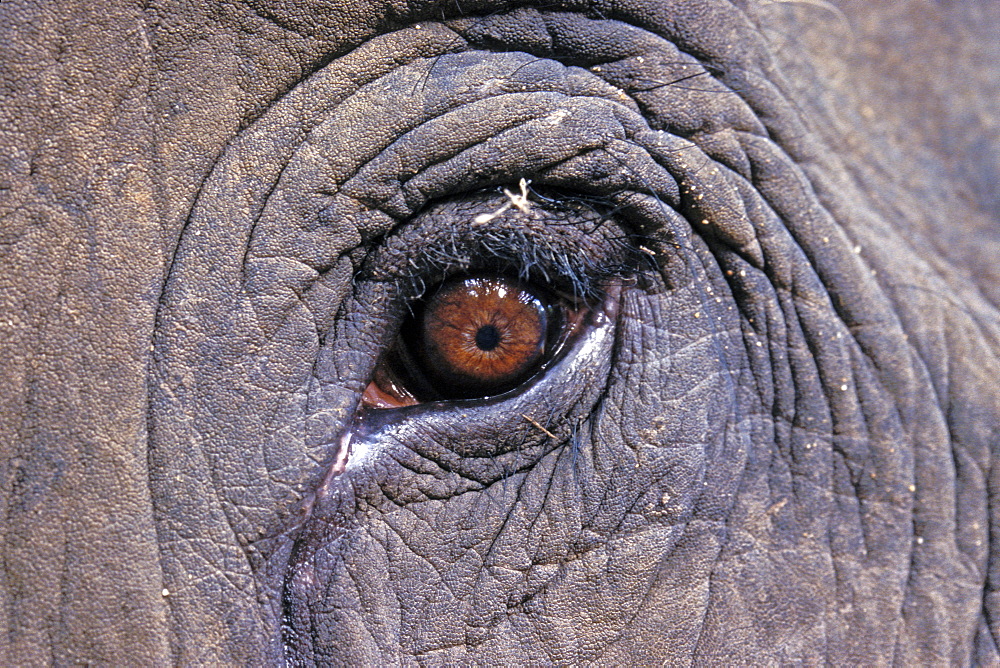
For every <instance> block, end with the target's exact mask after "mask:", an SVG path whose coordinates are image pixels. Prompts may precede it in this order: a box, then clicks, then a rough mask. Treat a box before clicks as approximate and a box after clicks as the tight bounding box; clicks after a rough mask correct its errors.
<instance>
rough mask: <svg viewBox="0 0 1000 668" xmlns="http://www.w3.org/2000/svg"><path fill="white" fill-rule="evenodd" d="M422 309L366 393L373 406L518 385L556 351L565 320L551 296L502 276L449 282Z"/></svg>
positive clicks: (497, 390)
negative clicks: (556, 340)
mask: <svg viewBox="0 0 1000 668" xmlns="http://www.w3.org/2000/svg"><path fill="white" fill-rule="evenodd" d="M414 311H415V313H414V315H413V317H412V318H410V319H409V320H408V321H407V322H406V323H404V325H403V326H402V328H401V329H400V334H399V340H398V342H397V344H396V346H395V347H394V348H393V349H392V350H391V351H389V353H388V354H387V355H386V358H385V359H384V360H383V361H382V363H381V364H379V366H378V368H377V369H376V371H375V374H374V378H373V379H372V382H371V383H370V384H369V386H368V389H367V390H366V391H365V394H364V398H363V401H364V403H365V405H367V406H369V407H373V408H392V407H396V406H406V405H411V404H415V403H420V402H421V401H427V400H434V399H472V398H477V397H486V396H493V395H496V394H500V393H502V392H506V391H507V390H510V389H513V388H514V387H516V386H517V385H518V384H520V383H521V382H523V381H524V380H526V379H527V378H528V377H530V376H531V375H533V374H534V373H536V372H537V371H538V370H539V368H540V367H541V366H542V364H543V362H545V361H546V359H547V358H548V356H550V354H551V352H552V350H551V349H552V348H553V347H554V346H553V345H552V344H553V341H552V339H554V338H555V339H558V338H559V337H558V334H559V331H558V330H559V327H561V325H562V320H563V318H562V317H561V310H560V309H559V308H557V307H555V306H554V305H553V304H552V300H550V299H549V298H547V296H545V295H543V294H540V293H538V292H536V291H535V290H533V289H531V288H529V287H527V286H525V285H522V284H520V283H518V282H517V281H514V280H511V279H507V278H502V277H496V276H491V277H467V278H459V279H453V280H451V281H447V282H445V283H444V284H442V285H441V286H440V287H439V288H438V289H437V290H436V291H434V292H433V293H432V294H431V296H430V297H428V298H427V299H426V300H425V301H424V302H422V303H420V304H418V305H417V307H416V308H415V309H414Z"/></svg>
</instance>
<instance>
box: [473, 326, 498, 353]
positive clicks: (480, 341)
mask: <svg viewBox="0 0 1000 668" xmlns="http://www.w3.org/2000/svg"><path fill="white" fill-rule="evenodd" d="M476 345H477V346H478V347H479V349H480V350H484V351H486V352H489V351H491V350H493V349H494V348H496V347H497V346H499V345H500V330H498V329H497V328H496V327H494V326H493V325H483V326H482V327H480V328H479V331H477V332H476Z"/></svg>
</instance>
